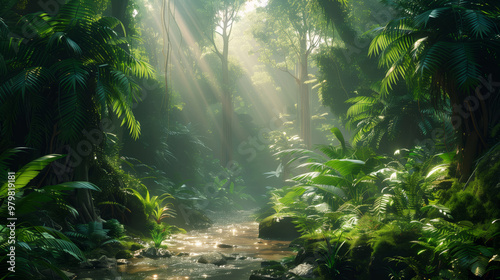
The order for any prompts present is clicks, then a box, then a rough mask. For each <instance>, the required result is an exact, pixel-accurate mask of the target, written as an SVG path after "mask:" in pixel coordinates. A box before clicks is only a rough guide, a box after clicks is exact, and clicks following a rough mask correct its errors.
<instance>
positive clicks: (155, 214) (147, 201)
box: [128, 187, 174, 223]
mask: <svg viewBox="0 0 500 280" xmlns="http://www.w3.org/2000/svg"><path fill="white" fill-rule="evenodd" d="M144 189H145V190H146V195H145V196H142V194H141V193H140V192H139V191H137V190H134V189H128V190H129V191H131V192H132V193H133V194H134V196H135V197H136V198H137V199H139V201H140V202H141V203H142V205H143V206H144V213H145V214H146V216H147V217H149V218H150V219H153V220H154V221H155V222H157V223H160V220H161V219H163V218H165V216H166V215H169V214H173V213H174V212H172V211H173V210H172V209H168V207H167V206H165V205H163V202H164V201H165V200H166V199H169V198H172V199H173V198H174V197H173V196H172V195H170V194H168V193H164V194H162V195H160V196H157V195H153V196H151V195H150V194H149V190H148V189H147V188H146V187H144ZM168 204H169V205H171V203H168Z"/></svg>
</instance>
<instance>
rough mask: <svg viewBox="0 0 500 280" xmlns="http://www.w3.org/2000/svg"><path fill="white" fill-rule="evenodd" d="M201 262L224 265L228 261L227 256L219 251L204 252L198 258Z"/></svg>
mask: <svg viewBox="0 0 500 280" xmlns="http://www.w3.org/2000/svg"><path fill="white" fill-rule="evenodd" d="M198 262H199V263H207V264H215V265H224V264H226V263H227V260H226V257H224V255H223V254H221V253H219V252H212V253H208V254H203V255H201V256H200V258H199V259H198Z"/></svg>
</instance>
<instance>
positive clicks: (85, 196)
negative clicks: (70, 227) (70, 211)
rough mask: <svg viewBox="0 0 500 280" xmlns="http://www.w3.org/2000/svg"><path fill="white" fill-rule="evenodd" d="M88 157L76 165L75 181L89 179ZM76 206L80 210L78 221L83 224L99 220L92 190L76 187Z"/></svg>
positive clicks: (86, 180)
mask: <svg viewBox="0 0 500 280" xmlns="http://www.w3.org/2000/svg"><path fill="white" fill-rule="evenodd" d="M87 160H88V159H83V160H82V162H81V163H80V165H78V166H77V167H75V170H74V172H75V173H74V177H73V180H74V181H85V182H88V181H89V166H88V163H87ZM74 205H75V208H76V210H77V211H78V214H79V215H78V217H77V221H78V222H79V223H82V224H88V223H89V222H93V221H96V220H97V213H96V209H95V207H94V200H93V198H92V193H91V190H89V189H76V190H75V202H74Z"/></svg>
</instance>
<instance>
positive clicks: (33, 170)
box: [0, 154, 66, 197]
mask: <svg viewBox="0 0 500 280" xmlns="http://www.w3.org/2000/svg"><path fill="white" fill-rule="evenodd" d="M65 156H66V155H57V154H51V155H46V156H43V157H40V158H38V159H35V160H33V161H31V162H30V163H28V164H26V165H25V166H23V167H22V168H21V169H20V170H19V171H17V172H16V180H15V182H14V184H15V189H16V191H19V190H21V189H22V188H24V187H26V186H27V185H28V183H29V182H30V181H31V180H32V179H33V178H35V177H36V176H37V175H38V174H39V173H40V171H42V170H43V169H44V168H45V167H46V166H47V165H49V164H50V163H51V162H53V161H56V160H58V159H60V158H63V157H65ZM7 190H8V182H6V183H4V184H3V185H2V187H1V189H0V197H6V196H7Z"/></svg>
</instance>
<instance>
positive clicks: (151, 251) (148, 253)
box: [141, 247, 172, 259]
mask: <svg viewBox="0 0 500 280" xmlns="http://www.w3.org/2000/svg"><path fill="white" fill-rule="evenodd" d="M141 255H142V256H143V257H145V258H150V259H156V258H170V257H171V256H172V253H170V251H168V250H165V249H163V248H154V247H149V248H147V249H145V250H143V251H142V252H141Z"/></svg>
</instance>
